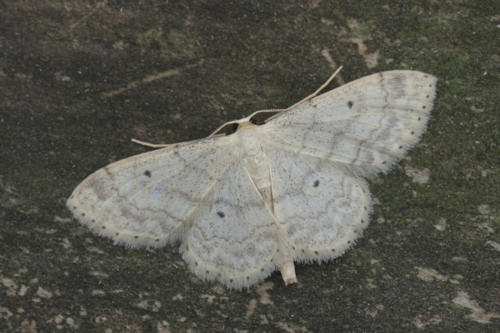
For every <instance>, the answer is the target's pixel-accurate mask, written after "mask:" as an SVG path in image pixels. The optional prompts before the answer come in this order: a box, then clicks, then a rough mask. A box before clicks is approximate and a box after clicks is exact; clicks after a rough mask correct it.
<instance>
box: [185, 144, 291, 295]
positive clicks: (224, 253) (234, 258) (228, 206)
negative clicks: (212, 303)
mask: <svg viewBox="0 0 500 333" xmlns="http://www.w3.org/2000/svg"><path fill="white" fill-rule="evenodd" d="M235 149H237V148H235ZM245 167H246V166H242V165H241V161H232V164H231V166H230V167H229V168H228V169H227V170H226V172H225V173H224V175H223V177H222V178H220V179H219V182H218V183H217V185H216V186H214V187H213V188H212V189H211V190H210V193H208V194H207V195H206V196H205V198H204V200H203V203H202V205H200V206H199V209H198V210H197V211H196V215H195V216H193V218H192V220H193V225H192V227H191V228H190V229H189V230H188V232H187V235H186V237H185V240H184V242H183V244H182V246H181V252H182V254H183V258H184V260H186V262H187V263H188V264H189V267H190V269H191V270H193V271H194V272H195V274H196V275H197V276H198V277H201V278H203V279H206V280H218V281H220V282H222V283H223V284H225V285H226V286H228V287H231V288H237V289H240V288H243V287H249V286H250V285H253V284H255V283H257V282H259V281H261V280H263V279H264V278H265V277H267V276H268V275H269V274H270V273H271V272H272V271H274V270H275V269H276V268H277V267H278V266H280V264H281V263H280V262H279V259H277V257H278V254H279V253H278V248H279V246H280V245H279V242H278V232H277V225H276V223H275V220H274V218H273V216H272V214H271V213H270V211H269V208H268V207H266V205H265V204H264V202H263V201H262V198H261V197H260V195H259V194H258V192H257V190H256V189H255V186H254V184H253V183H252V181H251V179H250V177H249V175H248V172H247V171H246V170H245Z"/></svg>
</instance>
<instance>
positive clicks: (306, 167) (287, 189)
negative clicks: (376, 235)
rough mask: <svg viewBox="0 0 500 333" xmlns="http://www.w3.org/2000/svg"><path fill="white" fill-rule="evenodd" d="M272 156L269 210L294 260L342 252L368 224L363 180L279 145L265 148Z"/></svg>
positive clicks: (367, 205)
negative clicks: (271, 203)
mask: <svg viewBox="0 0 500 333" xmlns="http://www.w3.org/2000/svg"><path fill="white" fill-rule="evenodd" d="M265 151H266V154H268V155H269V156H273V158H272V160H271V182H272V191H273V202H274V213H275V216H276V220H278V221H279V226H280V229H281V230H283V231H284V234H285V235H286V237H287V244H289V246H290V247H291V248H290V250H291V253H292V256H293V259H294V260H298V261H311V260H318V261H322V260H328V259H332V258H335V257H337V256H340V255H342V253H344V251H345V250H346V249H347V248H348V247H350V246H351V245H352V243H353V241H354V240H355V239H356V238H357V237H358V236H359V235H360V234H361V232H362V231H363V229H364V228H365V227H366V226H367V225H368V220H369V213H370V210H371V200H370V193H369V190H368V184H367V183H366V181H365V180H364V179H362V178H359V177H357V176H354V175H353V174H352V172H350V171H348V170H345V169H344V170H342V169H341V168H338V167H336V165H335V164H334V163H332V162H331V161H329V160H326V159H319V158H316V157H312V156H309V155H307V154H298V153H294V152H292V151H288V150H286V149H282V147H281V146H279V145H273V144H270V145H268V146H266V148H265Z"/></svg>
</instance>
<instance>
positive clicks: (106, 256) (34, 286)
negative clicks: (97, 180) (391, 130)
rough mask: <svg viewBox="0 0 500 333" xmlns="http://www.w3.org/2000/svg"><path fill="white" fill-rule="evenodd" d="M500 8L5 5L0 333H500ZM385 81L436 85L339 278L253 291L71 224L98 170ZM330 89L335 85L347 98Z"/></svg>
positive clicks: (328, 270) (274, 281) (379, 183)
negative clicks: (375, 77)
mask: <svg viewBox="0 0 500 333" xmlns="http://www.w3.org/2000/svg"><path fill="white" fill-rule="evenodd" d="M499 7H500V6H499V5H498V4H497V1H492V0H491V1H488V0H487V1H481V2H480V3H479V2H477V1H471V0H469V1H462V2H446V3H444V2H437V1H436V2H420V1H415V2H408V1H399V2H397V1H392V2H386V3H383V4H382V3H378V2H377V3H374V2H372V1H360V2H349V3H348V2H330V1H328V2H327V1H319V0H316V1H314V0H311V1H303V2H296V1H294V2H289V1H273V2H268V3H264V2H261V1H252V2H245V4H244V5H243V4H240V3H239V2H238V3H236V2H235V3H230V2H228V1H205V2H201V1H197V2H194V1H193V2H186V1H183V2H175V3H174V2H173V1H170V2H168V3H167V2H166V1H159V0H150V1H142V2H140V3H139V4H135V5H133V6H131V5H129V2H127V3H125V2H124V3H120V2H118V1H107V2H106V1H103V2H93V3H88V2H79V1H66V2H64V4H62V3H61V2H60V1H51V0H49V1H44V2H43V3H42V2H39V1H24V2H14V1H9V2H4V3H2V4H0V23H1V24H0V92H1V96H2V98H1V99H0V126H1V131H0V142H1V143H2V149H1V150H0V253H1V254H0V331H2V332H3V331H5V332H9V331H16V332H19V331H26V332H34V331H40V332H48V331H55V330H56V329H57V328H60V329H64V330H71V329H79V330H81V331H89V332H92V331H97V332H121V331H132V332H134V331H135V332H150V331H153V332H155V331H157V332H178V331H189V330H190V331H194V332H205V331H207V330H208V331H227V332H244V331H248V332H251V331H283V332H318V331H326V330H336V331H350V332H365V331H384V332H385V331H439V332H493V331H494V330H495V328H498V326H499V325H500V318H499V317H500V303H499V301H498V300H499V299H500V287H499V284H498V281H499V280H500V276H499V273H498V272H500V225H499V224H500V222H499V220H500V203H499V200H498V194H499V193H500V167H499V165H500V148H499V142H500V126H499V125H500V117H499V113H498V100H499V93H498V92H499V91H500V89H499V88H500V87H499V77H498V70H499V63H500V58H499V54H500V48H499V44H498V43H495V42H494V41H495V39H496V38H497V37H498V26H499V24H500V18H499V16H498V13H499V12H500V8H499ZM333 64H336V65H343V66H344V70H343V71H342V73H341V76H340V77H339V78H338V80H337V81H338V82H340V81H342V79H343V81H345V82H349V81H351V80H353V79H355V78H358V77H362V76H364V75H367V74H370V73H375V72H379V71H382V70H389V69H415V70H420V71H424V72H427V73H431V74H433V75H435V76H436V77H437V78H438V80H439V81H438V89H437V97H436V100H435V106H434V110H433V112H432V117H431V119H430V122H429V126H428V128H427V132H426V133H425V134H424V135H423V136H422V140H421V141H420V143H419V144H417V145H416V146H415V147H414V148H413V149H412V150H411V151H410V152H409V154H408V156H407V157H406V158H405V159H404V160H403V161H401V162H400V163H399V164H397V165H396V166H395V167H394V168H393V171H392V172H391V173H390V174H389V175H386V176H380V177H377V178H375V179H374V180H372V181H371V182H370V188H371V191H372V193H373V198H374V201H375V206H374V211H373V214H372V223H371V225H370V226H369V227H368V228H367V229H366V230H365V232H364V236H363V237H362V238H361V239H360V240H359V242H358V243H357V244H356V246H355V247H354V248H353V249H352V250H351V251H349V252H347V253H346V254H345V255H344V256H342V257H341V258H339V259H337V260H336V261H334V262H333V263H328V264H324V265H298V267H297V275H298V276H300V277H301V281H300V282H301V283H300V284H298V285H294V286H288V287H285V286H284V285H283V283H282V282H281V281H280V276H279V274H274V275H272V276H271V278H270V279H268V280H266V281H265V282H264V283H262V284H260V285H259V286H257V287H254V288H251V289H250V290H248V291H243V292H237V291H229V290H227V289H225V288H224V287H222V286H220V285H217V284H207V283H202V282H201V281H199V280H197V279H196V278H194V277H193V275H192V274H191V273H190V272H189V270H188V269H187V267H186V265H185V264H184V262H183V261H182V259H181V257H180V255H179V253H178V252H177V249H176V248H175V247H166V248H162V249H155V250H141V249H128V248H125V247H122V246H115V245H113V244H112V242H111V241H109V240H106V239H104V238H101V237H97V236H95V235H93V234H92V233H90V232H89V231H88V230H87V229H85V228H83V227H81V226H80V225H79V224H78V223H77V222H76V221H74V220H73V219H71V218H70V213H69V212H68V211H67V210H66V208H65V206H64V203H65V201H66V198H67V197H68V196H69V194H70V193H71V191H72V189H73V188H74V187H75V186H76V185H77V184H78V183H79V182H80V181H81V180H82V179H83V178H84V177H85V176H87V175H88V174H89V173H90V172H92V171H94V170H96V169H98V168H99V167H102V166H104V165H106V164H107V163H109V162H112V161H115V160H118V159H120V158H123V157H126V156H130V155H133V154H135V153H139V152H142V151H145V148H144V147H141V146H138V145H134V144H131V143H130V142H129V140H130V138H132V137H135V138H138V139H142V140H146V141H150V142H165V143H170V142H177V141H184V140H189V139H195V138H199V137H203V136H206V135H208V134H210V133H211V131H212V130H214V129H215V127H216V126H217V125H218V124H220V123H223V122H224V121H228V120H232V119H239V118H241V117H242V116H245V115H247V114H249V113H251V112H252V111H254V110H257V109H262V108H282V107H286V106H289V105H291V104H293V103H294V102H296V101H297V100H299V99H301V98H302V97H304V96H306V95H308V94H309V93H311V92H312V91H314V90H315V89H316V88H317V87H318V86H319V85H320V84H321V83H322V82H323V81H324V80H325V79H326V78H327V77H328V75H329V74H330V73H331V72H332V71H333V69H332V67H333ZM338 82H337V83H338Z"/></svg>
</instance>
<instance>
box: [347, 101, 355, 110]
mask: <svg viewBox="0 0 500 333" xmlns="http://www.w3.org/2000/svg"><path fill="white" fill-rule="evenodd" d="M353 104H354V103H353V101H349V102H347V106H348V107H349V109H351V108H352V106H353Z"/></svg>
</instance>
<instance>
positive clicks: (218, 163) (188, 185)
mask: <svg viewBox="0 0 500 333" xmlns="http://www.w3.org/2000/svg"><path fill="white" fill-rule="evenodd" d="M232 145H233V142H232V139H231V137H217V138H212V139H204V140H197V141H192V142H187V143H181V144H178V145H175V146H172V147H169V148H164V149H159V150H155V151H151V152H147V153H143V154H140V155H136V156H132V157H129V158H126V159H123V160H120V161H118V162H115V163H112V164H110V165H108V166H106V167H104V168H102V169H100V170H98V171H96V172H95V173H93V174H91V175H90V176H88V177H87V178H86V179H85V180H84V181H83V182H82V183H80V184H79V185H78V187H77V188H76V189H75V190H74V191H73V193H72V194H71V196H70V198H69V199H68V201H67V206H68V208H69V209H70V210H71V211H72V212H73V214H74V216H75V217H76V218H77V219H78V220H79V221H80V222H81V223H82V224H84V225H86V226H87V227H89V228H90V229H92V230H93V231H95V232H97V233H99V234H100V235H104V236H107V237H110V238H112V239H113V240H114V241H115V242H116V243H124V244H126V245H129V246H162V245H165V243H170V242H172V241H175V240H177V239H182V238H183V236H184V233H185V228H186V223H188V222H189V221H192V219H193V216H194V215H195V214H196V213H197V211H199V210H200V206H202V205H204V204H205V200H206V196H207V194H208V193H211V191H212V189H213V188H214V186H215V185H216V184H217V182H219V181H220V179H221V178H223V177H224V175H225V174H226V172H227V170H228V169H229V168H230V167H231V163H232V159H233V158H234V155H233V154H232Z"/></svg>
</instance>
